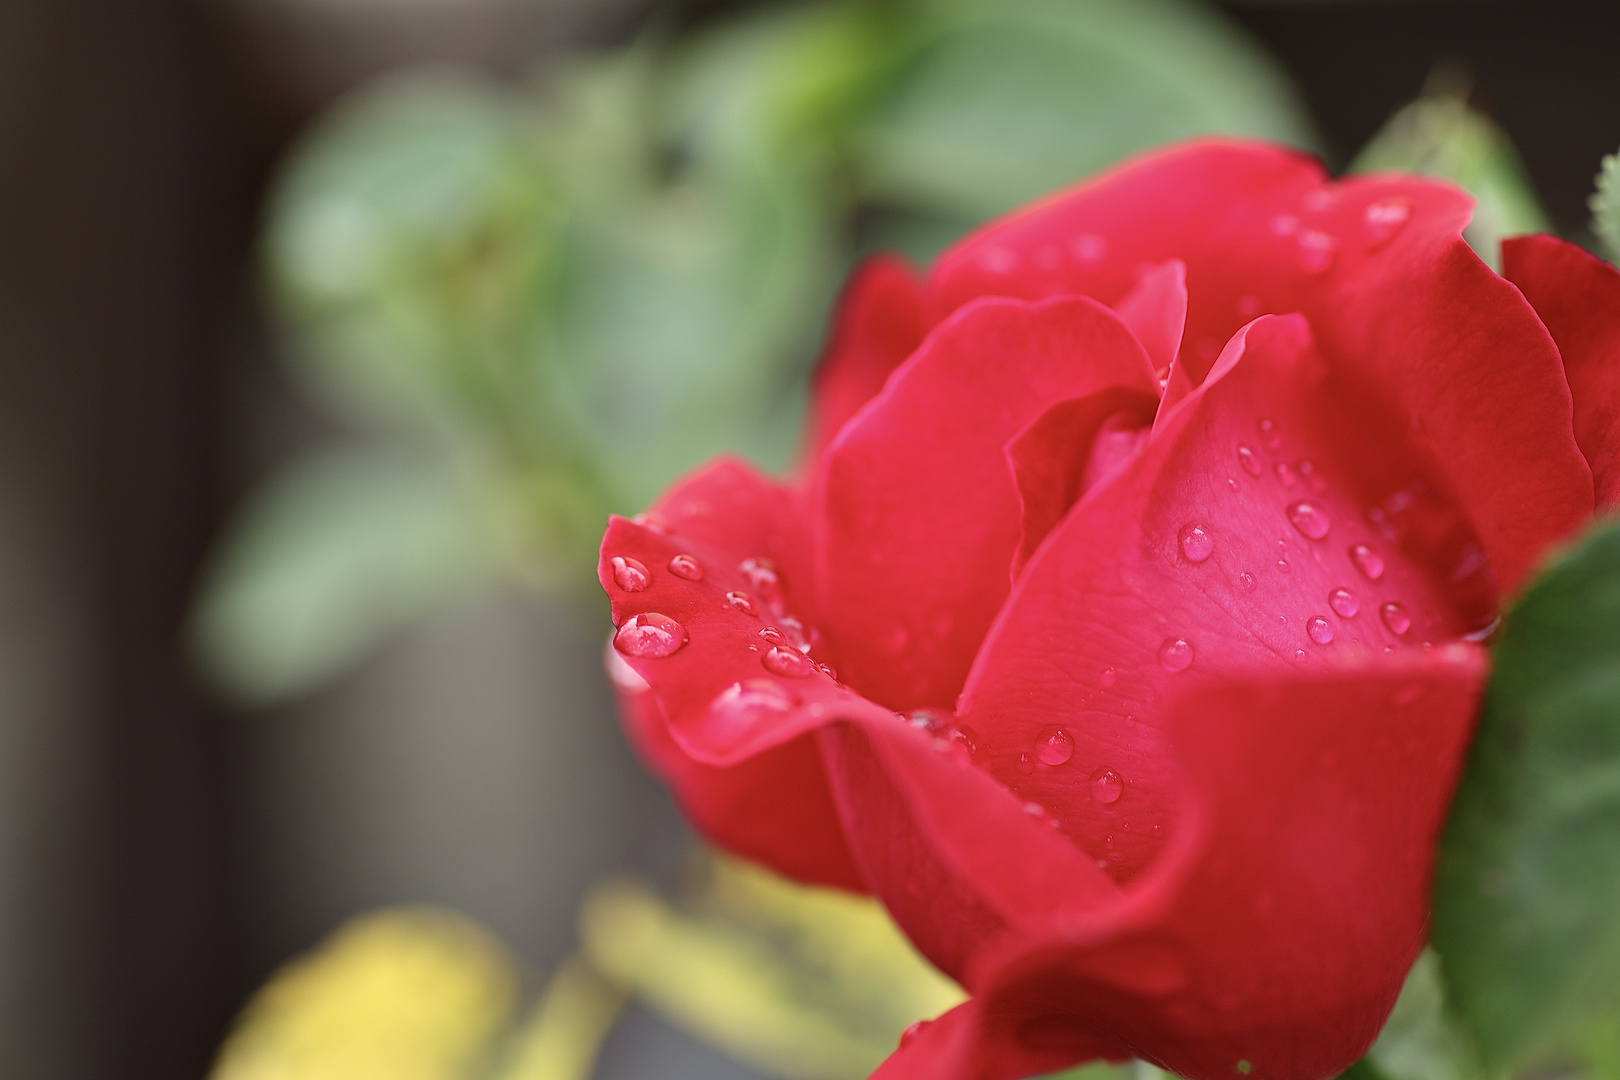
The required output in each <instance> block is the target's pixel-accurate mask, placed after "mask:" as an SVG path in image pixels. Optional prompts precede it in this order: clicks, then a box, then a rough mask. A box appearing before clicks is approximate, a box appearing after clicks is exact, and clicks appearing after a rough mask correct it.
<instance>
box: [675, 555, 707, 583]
mask: <svg viewBox="0 0 1620 1080" xmlns="http://www.w3.org/2000/svg"><path fill="white" fill-rule="evenodd" d="M669 572H670V573H672V574H674V575H675V576H676V577H678V578H685V579H686V580H687V581H702V580H703V567H702V565H700V564H699V563H698V561H697V560H696V559H694V558H692V556H690V555H677V556H675V557H674V558H673V559H671V560H669Z"/></svg>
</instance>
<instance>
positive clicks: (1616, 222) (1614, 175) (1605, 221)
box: [1591, 154, 1620, 263]
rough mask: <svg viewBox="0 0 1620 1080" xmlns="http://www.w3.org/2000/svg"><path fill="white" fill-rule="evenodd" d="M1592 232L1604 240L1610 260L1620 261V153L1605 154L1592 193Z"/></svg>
mask: <svg viewBox="0 0 1620 1080" xmlns="http://www.w3.org/2000/svg"><path fill="white" fill-rule="evenodd" d="M1591 207H1592V232H1594V233H1595V234H1597V238H1598V239H1599V240H1601V241H1602V242H1603V247H1604V249H1605V250H1606V251H1607V252H1608V255H1609V261H1610V262H1615V263H1620V154H1605V155H1604V156H1603V164H1602V167H1601V168H1599V170H1598V175H1597V190H1596V191H1594V192H1593V193H1592V199H1591Z"/></svg>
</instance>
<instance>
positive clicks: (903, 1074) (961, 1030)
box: [872, 1001, 1130, 1080]
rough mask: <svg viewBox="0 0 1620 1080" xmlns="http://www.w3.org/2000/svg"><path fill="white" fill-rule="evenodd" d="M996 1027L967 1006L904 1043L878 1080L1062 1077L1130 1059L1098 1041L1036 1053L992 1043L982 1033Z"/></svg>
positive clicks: (920, 1027)
mask: <svg viewBox="0 0 1620 1080" xmlns="http://www.w3.org/2000/svg"><path fill="white" fill-rule="evenodd" d="M992 1023H994V1021H993V1020H992V1019H991V1018H988V1017H986V1016H985V1015H984V1010H983V1008H982V1007H981V1006H980V1005H979V1003H978V1002H975V1001H966V1002H963V1003H962V1004H961V1005H958V1006H957V1007H956V1008H954V1009H952V1010H951V1011H950V1012H947V1013H945V1014H944V1015H943V1016H941V1017H939V1018H938V1019H937V1020H932V1021H927V1022H925V1023H923V1024H921V1025H918V1026H917V1027H916V1028H915V1029H913V1031H911V1032H908V1033H907V1035H906V1036H904V1037H902V1039H901V1043H900V1048H899V1049H898V1050H896V1051H895V1052H894V1053H893V1054H890V1055H889V1057H888V1058H887V1059H886V1060H885V1061H884V1062H883V1064H882V1065H880V1066H879V1067H878V1070H877V1071H876V1072H875V1073H873V1074H872V1080H1014V1078H1016V1077H1022V1076H1032V1075H1035V1074H1037V1073H1048V1072H1056V1071H1057V1070H1059V1069H1061V1068H1063V1067H1064V1066H1065V1065H1067V1064H1069V1063H1070V1062H1073V1061H1077V1060H1085V1059H1088V1058H1097V1057H1100V1058H1107V1059H1108V1060H1112V1061H1119V1060H1123V1059H1124V1058H1126V1057H1128V1056H1130V1055H1129V1054H1128V1053H1127V1052H1125V1051H1124V1050H1121V1049H1120V1048H1119V1047H1118V1046H1115V1045H1113V1044H1111V1043H1108V1042H1104V1041H1102V1040H1098V1039H1089V1040H1087V1042H1086V1045H1084V1046H1078V1045H1069V1044H1068V1041H1067V1040H1066V1041H1065V1045H1063V1046H1061V1047H1053V1048H1046V1049H1032V1048H1028V1047H1024V1046H1022V1045H1019V1044H1017V1043H1012V1042H1008V1041H1006V1040H997V1039H994V1038H986V1037H985V1033H984V1032H983V1030H982V1029H983V1028H984V1027H985V1026H986V1025H987V1024H992Z"/></svg>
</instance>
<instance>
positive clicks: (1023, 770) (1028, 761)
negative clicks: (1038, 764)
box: [1017, 753, 1035, 776]
mask: <svg viewBox="0 0 1620 1080" xmlns="http://www.w3.org/2000/svg"><path fill="white" fill-rule="evenodd" d="M1017 769H1018V775H1019V776H1028V775H1029V774H1030V773H1032V772H1034V771H1035V758H1034V757H1033V756H1032V755H1030V754H1028V753H1023V754H1019V755H1018V765H1017Z"/></svg>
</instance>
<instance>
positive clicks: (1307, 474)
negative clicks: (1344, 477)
mask: <svg viewBox="0 0 1620 1080" xmlns="http://www.w3.org/2000/svg"><path fill="white" fill-rule="evenodd" d="M1299 475H1300V478H1301V479H1303V480H1304V481H1305V486H1306V487H1308V488H1310V489H1311V490H1312V491H1314V492H1316V493H1317V494H1318V495H1320V494H1322V492H1324V491H1326V490H1327V478H1326V477H1324V476H1323V475H1322V474H1321V473H1319V472H1317V471H1316V462H1314V461H1311V460H1309V459H1307V460H1305V461H1302V462H1300V463H1299Z"/></svg>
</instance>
